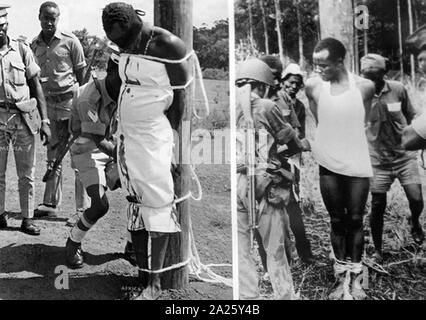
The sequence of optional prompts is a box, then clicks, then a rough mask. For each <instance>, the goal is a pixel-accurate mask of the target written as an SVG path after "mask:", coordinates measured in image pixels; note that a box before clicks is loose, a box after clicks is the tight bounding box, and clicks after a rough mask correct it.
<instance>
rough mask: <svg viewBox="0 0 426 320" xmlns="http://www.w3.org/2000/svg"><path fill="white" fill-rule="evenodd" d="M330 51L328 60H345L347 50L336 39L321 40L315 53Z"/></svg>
mask: <svg viewBox="0 0 426 320" xmlns="http://www.w3.org/2000/svg"><path fill="white" fill-rule="evenodd" d="M322 50H328V52H329V56H328V59H329V60H331V61H333V62H337V61H338V60H339V59H342V60H344V59H345V56H346V48H345V46H344V45H343V43H341V42H340V41H339V40H337V39H334V38H324V39H321V40H320V41H319V42H318V43H317V45H316V46H315V48H314V52H320V51H322Z"/></svg>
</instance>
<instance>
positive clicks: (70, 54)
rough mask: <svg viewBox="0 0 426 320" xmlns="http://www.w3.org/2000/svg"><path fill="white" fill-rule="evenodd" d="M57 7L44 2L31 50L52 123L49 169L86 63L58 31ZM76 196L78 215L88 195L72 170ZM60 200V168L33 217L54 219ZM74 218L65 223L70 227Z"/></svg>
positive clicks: (72, 40) (76, 44)
mask: <svg viewBox="0 0 426 320" xmlns="http://www.w3.org/2000/svg"><path fill="white" fill-rule="evenodd" d="M59 15H60V12H59V7H58V5H57V4H56V3H54V2H50V1H48V2H44V3H43V4H42V5H41V6H40V12H39V20H40V24H41V29H42V30H41V32H40V34H39V35H38V36H37V37H36V38H35V39H34V40H33V41H32V43H31V49H32V50H33V52H34V55H35V58H36V61H37V63H38V65H39V66H40V68H41V77H40V79H41V83H42V87H43V91H44V94H45V96H46V102H47V114H48V117H49V119H50V121H51V130H52V141H51V143H50V146H49V148H48V150H47V162H48V166H50V165H52V163H53V161H54V159H55V158H56V156H57V152H58V149H60V148H58V147H59V145H60V144H61V143H64V141H66V139H67V137H68V134H69V133H68V121H69V118H70V115H71V106H72V98H73V91H74V90H76V88H77V86H78V84H77V83H76V82H75V79H74V76H75V78H76V80H77V82H78V83H79V84H83V73H84V67H85V66H86V62H85V59H84V53H83V47H82V46H81V43H80V41H79V40H78V39H77V37H76V36H75V35H74V34H72V33H71V32H67V31H61V30H58V29H57V24H58V21H59ZM75 174H76V177H75V194H76V207H77V214H78V213H79V212H82V211H84V209H85V208H87V207H88V206H87V204H86V203H85V200H86V199H87V196H86V194H85V192H84V187H83V185H82V183H81V181H80V178H79V175H78V171H75ZM61 198H62V172H61V168H59V169H58V170H57V171H56V173H55V174H54V175H52V176H51V178H50V179H49V180H48V181H47V182H46V188H45V191H44V197H43V203H42V204H41V205H39V207H38V208H37V210H36V212H35V216H36V217H42V216H55V215H56V214H57V211H58V207H59V205H60V202H61ZM76 220H77V215H75V216H73V217H71V219H69V221H68V222H67V224H68V225H73V224H74V223H75V222H76Z"/></svg>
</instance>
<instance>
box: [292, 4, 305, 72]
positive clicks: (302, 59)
mask: <svg viewBox="0 0 426 320" xmlns="http://www.w3.org/2000/svg"><path fill="white" fill-rule="evenodd" d="M294 6H295V7H296V18H297V35H298V37H299V66H300V67H301V68H302V69H304V68H305V55H304V52H303V29H302V17H301V16H300V0H294Z"/></svg>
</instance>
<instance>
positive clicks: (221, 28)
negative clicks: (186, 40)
mask: <svg viewBox="0 0 426 320" xmlns="http://www.w3.org/2000/svg"><path fill="white" fill-rule="evenodd" d="M228 41H229V32H228V20H219V21H216V22H215V23H214V26H213V27H211V28H207V27H206V26H205V25H204V26H202V27H201V28H196V27H194V43H193V46H194V50H195V52H196V53H197V56H198V59H199V60H200V65H201V68H202V69H203V70H204V69H206V68H211V69H222V70H225V71H227V70H228V69H229V42H228Z"/></svg>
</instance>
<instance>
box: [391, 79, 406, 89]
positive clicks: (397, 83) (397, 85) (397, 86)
mask: <svg viewBox="0 0 426 320" xmlns="http://www.w3.org/2000/svg"><path fill="white" fill-rule="evenodd" d="M386 83H387V84H388V86H389V88H390V89H391V90H395V91H405V86H404V84H403V83H402V82H400V81H396V80H386Z"/></svg>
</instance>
